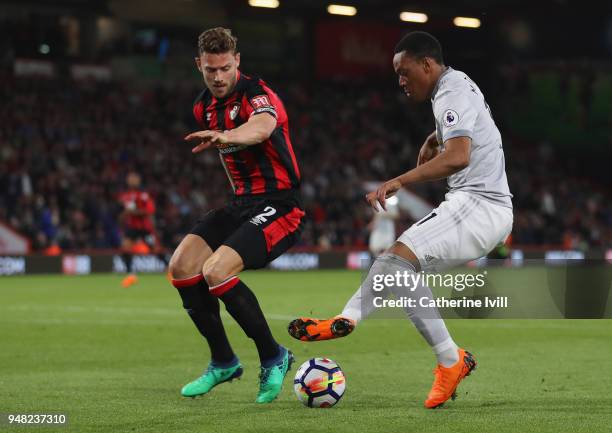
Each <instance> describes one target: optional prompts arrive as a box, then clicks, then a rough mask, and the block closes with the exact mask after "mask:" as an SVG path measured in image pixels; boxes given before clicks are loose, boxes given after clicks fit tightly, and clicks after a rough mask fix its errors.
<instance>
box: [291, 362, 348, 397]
mask: <svg viewBox="0 0 612 433" xmlns="http://www.w3.org/2000/svg"><path fill="white" fill-rule="evenodd" d="M345 388H346V380H345V379H344V373H343V372H342V370H341V369H340V367H339V366H338V364H336V363H335V362H334V361H332V360H331V359H327V358H313V359H309V360H308V361H306V362H305V363H303V364H302V365H301V366H300V368H298V371H297V372H296V373H295V379H294V380H293V389H294V390H295V395H296V396H297V398H298V400H299V401H301V402H302V403H303V404H304V405H305V406H308V407H332V406H333V405H335V404H336V403H338V401H339V400H340V398H342V395H343V394H344V390H345Z"/></svg>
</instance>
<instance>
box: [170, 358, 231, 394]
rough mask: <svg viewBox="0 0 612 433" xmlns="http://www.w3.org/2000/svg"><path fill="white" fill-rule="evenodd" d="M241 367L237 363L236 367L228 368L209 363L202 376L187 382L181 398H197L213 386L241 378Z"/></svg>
mask: <svg viewBox="0 0 612 433" xmlns="http://www.w3.org/2000/svg"><path fill="white" fill-rule="evenodd" d="M242 372H243V370H242V365H241V364H240V362H237V363H236V365H234V366H232V367H228V368H221V367H216V366H215V365H213V363H212V362H211V363H210V364H208V368H207V369H206V371H205V372H204V374H203V375H202V376H200V377H199V378H197V379H196V380H194V381H193V382H189V383H188V384H187V385H185V386H184V387H183V389H181V395H182V396H183V397H192V398H194V397H197V396H198V395H203V394H207V393H208V392H210V390H211V389H213V388H214V387H215V386H217V385H219V384H220V383H223V382H231V381H232V380H234V379H238V378H240V376H242Z"/></svg>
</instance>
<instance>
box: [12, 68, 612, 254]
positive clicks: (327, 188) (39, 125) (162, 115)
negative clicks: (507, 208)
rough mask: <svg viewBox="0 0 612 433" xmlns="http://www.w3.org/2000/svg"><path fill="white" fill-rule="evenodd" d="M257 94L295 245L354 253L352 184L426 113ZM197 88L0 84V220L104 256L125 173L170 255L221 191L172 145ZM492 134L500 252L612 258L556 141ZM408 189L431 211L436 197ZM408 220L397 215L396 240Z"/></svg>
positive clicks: (397, 163)
mask: <svg viewBox="0 0 612 433" xmlns="http://www.w3.org/2000/svg"><path fill="white" fill-rule="evenodd" d="M270 84H271V86H272V87H273V88H275V89H276V90H277V91H278V93H279V94H280V95H281V97H282V98H283V100H284V101H285V104H286V106H287V110H288V112H289V118H290V128H291V132H292V139H293V143H294V147H295V150H296V153H297V156H298V160H299V163H300V166H301V170H302V176H303V184H302V194H303V197H304V202H305V205H306V210H307V214H308V216H309V220H308V223H307V225H306V227H305V229H304V232H303V236H302V240H301V245H303V246H316V247H320V248H322V249H325V248H333V247H349V246H351V247H365V246H366V245H367V238H368V230H367V224H368V222H369V220H370V219H371V218H372V214H371V212H370V210H369V209H368V207H367V206H366V204H365V202H364V200H363V197H364V193H365V191H364V189H363V183H364V181H369V180H384V179H388V178H390V177H392V176H395V175H397V174H400V173H402V172H403V171H406V170H407V169H409V168H410V167H412V166H414V164H415V162H416V156H417V154H418V150H419V147H420V145H421V143H422V141H423V139H424V138H425V137H426V135H427V134H429V133H430V132H431V131H432V130H433V119H432V117H431V113H430V112H431V109H430V107H428V106H427V104H425V106H421V107H412V108H411V107H409V106H408V105H407V102H406V100H405V96H404V95H402V94H401V93H400V92H398V90H397V89H396V88H393V87H389V88H388V89H386V88H378V87H375V86H374V85H372V84H365V83H357V84H346V83H343V84H341V83H326V84H320V83H319V84H316V85H315V84H302V83H288V82H283V83H274V82H272V83H270ZM277 84H278V85H277ZM391 84H393V83H391ZM199 90H200V89H199V86H198V85H197V84H194V83H188V82H183V83H173V84H167V83H157V84H151V83H149V84H146V85H145V84H143V83H140V84H136V83H125V82H95V81H79V82H74V81H69V80H67V81H64V80H60V79H46V78H15V77H13V76H12V75H11V74H5V75H3V76H0V98H2V101H3V103H2V104H1V105H0V222H5V223H7V224H8V225H9V226H11V227H13V228H14V229H16V230H17V231H18V232H20V233H22V234H24V235H25V236H27V237H28V238H29V239H31V242H32V249H33V250H34V251H44V250H46V249H47V248H49V247H50V246H56V247H59V248H61V249H62V250H83V249H91V248H101V249H110V248H117V247H118V246H119V245H120V229H121V228H120V226H119V223H118V215H119V213H120V212H121V210H122V209H121V208H120V205H119V203H118V201H117V195H118V193H119V192H121V191H122V190H123V189H124V188H125V176H126V174H127V173H128V172H129V171H131V170H134V171H137V172H139V173H140V174H141V176H142V179H143V186H144V188H145V189H146V190H147V191H148V192H150V193H151V194H152V196H153V197H154V198H155V202H156V217H155V225H156V230H157V232H158V234H159V237H160V242H161V243H162V245H163V246H165V247H166V248H168V249H169V250H170V249H172V248H174V247H175V246H176V245H177V243H178V242H179V241H180V239H181V238H182V236H183V235H184V234H185V233H186V232H188V231H189V229H190V228H191V226H192V225H193V224H194V222H195V221H196V220H197V219H198V217H199V216H200V215H202V214H203V213H204V212H206V211H207V210H209V209H211V208H214V207H218V206H221V205H222V204H223V203H224V202H225V201H226V199H227V198H228V197H229V195H230V193H231V189H230V186H229V183H228V181H227V178H226V175H225V173H224V172H223V169H222V168H221V166H220V163H219V160H218V157H217V155H216V152H215V151H209V152H204V153H202V154H200V155H197V156H194V155H192V154H191V152H190V148H191V146H190V145H189V143H186V142H184V141H183V139H182V137H184V135H185V134H186V133H187V132H188V131H191V130H193V129H195V128H197V126H196V124H195V122H194V120H193V116H192V113H191V106H192V101H193V99H194V98H195V96H197V94H198V93H199ZM483 90H484V89H483ZM485 93H486V90H485ZM491 105H492V107H493V110H494V112H495V104H494V103H491ZM496 120H498V119H497V118H496ZM498 123H500V124H501V125H502V126H503V125H504V124H505V122H503V119H502V121H500V122H498ZM502 135H503V137H504V140H505V141H504V147H505V151H506V164H507V172H508V177H509V181H510V188H511V191H512V192H513V194H514V200H513V202H514V207H515V225H514V231H513V235H512V241H513V242H514V243H515V244H522V245H534V246H538V245H539V246H541V245H562V246H563V247H566V248H579V249H587V248H591V247H611V246H612V229H611V227H612V201H611V200H610V191H609V190H607V189H606V185H605V184H603V183H601V181H599V182H598V181H595V180H593V178H590V177H588V176H585V175H584V171H583V170H576V168H575V165H572V161H571V160H568V158H566V157H562V156H560V155H558V154H557V152H556V151H555V143H551V142H549V141H546V140H540V139H538V140H537V141H535V142H534V141H530V140H527V139H526V138H525V137H521V136H519V135H517V134H514V133H511V132H509V131H505V130H504V129H503V128H502ZM603 145H604V143H602V146H603ZM605 145H606V146H609V145H610V143H605ZM414 190H415V191H416V192H417V193H419V194H420V195H422V196H423V197H424V198H425V199H426V200H429V201H431V202H432V203H434V204H435V203H437V202H439V200H440V199H442V198H443V195H444V192H445V185H444V183H443V182H437V183H432V184H427V185H420V186H417V187H415V188H414ZM411 222H412V221H410V220H409V219H408V218H407V217H404V218H403V219H402V220H401V221H400V223H399V227H398V229H399V230H402V229H405V228H407V227H408V225H409V224H410V223H411Z"/></svg>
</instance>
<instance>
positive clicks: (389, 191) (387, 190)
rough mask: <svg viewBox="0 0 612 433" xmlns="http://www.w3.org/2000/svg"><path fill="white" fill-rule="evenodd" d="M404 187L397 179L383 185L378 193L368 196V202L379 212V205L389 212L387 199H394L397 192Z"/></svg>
mask: <svg viewBox="0 0 612 433" xmlns="http://www.w3.org/2000/svg"><path fill="white" fill-rule="evenodd" d="M401 187H402V184H401V183H400V181H399V180H397V179H391V180H388V181H387V182H385V183H383V184H382V185H381V186H379V187H378V189H377V190H376V191H372V192H370V193H368V194H366V200H367V201H368V203H369V204H370V206H372V208H373V209H374V210H375V211H376V212H378V211H379V210H378V203H380V206H381V207H382V208H383V209H384V210H387V206H386V204H385V203H386V199H388V198H389V197H393V196H394V195H395V193H396V192H397V191H399V189H400V188H401Z"/></svg>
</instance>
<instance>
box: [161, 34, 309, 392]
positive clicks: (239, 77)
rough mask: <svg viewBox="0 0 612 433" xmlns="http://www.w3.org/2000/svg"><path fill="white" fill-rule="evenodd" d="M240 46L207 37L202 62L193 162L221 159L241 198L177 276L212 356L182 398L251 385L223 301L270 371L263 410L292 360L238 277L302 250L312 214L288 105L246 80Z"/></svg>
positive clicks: (205, 228) (185, 250)
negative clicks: (205, 155) (235, 383)
mask: <svg viewBox="0 0 612 433" xmlns="http://www.w3.org/2000/svg"><path fill="white" fill-rule="evenodd" d="M236 42H237V39H236V38H235V37H234V36H233V35H232V33H231V31H230V30H228V29H224V28H213V29H210V30H207V31H205V32H203V33H202V34H201V35H200V37H199V39H198V49H199V56H198V57H196V59H195V60H196V65H197V67H198V70H199V71H200V72H201V73H202V75H203V78H204V83H205V84H206V89H205V90H204V91H203V92H202V93H201V94H200V95H199V96H198V98H197V99H196V101H195V103H194V107H193V113H194V116H195V118H196V120H197V121H198V123H199V124H200V125H201V127H202V131H197V132H193V133H191V134H189V135H187V137H185V139H186V140H190V141H193V142H195V143H196V145H195V147H194V148H193V149H192V152H193V153H198V152H201V151H203V150H205V149H208V148H216V149H217V150H218V152H219V156H220V159H221V163H222V164H223V166H224V168H225V171H226V172H227V174H228V177H229V179H230V182H231V184H232V188H233V190H234V195H233V198H232V199H231V200H230V202H229V203H228V204H227V205H226V206H225V207H223V208H220V209H215V210H212V211H210V212H208V213H207V214H206V215H204V216H203V217H202V219H201V220H199V221H198V222H197V223H196V225H195V227H193V229H192V230H191V233H190V234H188V235H187V236H185V238H184V239H183V240H182V241H181V243H180V245H179V246H178V247H177V249H176V251H175V252H174V254H173V256H172V259H171V260H170V265H169V267H170V273H171V275H172V284H173V285H174V286H175V287H176V288H177V289H178V292H179V295H180V296H181V298H182V301H183V307H184V308H185V310H186V311H187V313H188V314H189V316H190V317H191V319H192V320H193V322H194V324H195V325H196V327H197V329H198V330H199V332H200V333H201V334H202V336H203V337H204V338H205V339H206V341H207V342H208V345H209V347H210V352H211V361H210V363H209V365H208V368H207V369H206V371H205V372H204V374H203V375H202V376H201V377H200V378H198V379H196V380H195V381H193V382H190V383H188V384H187V385H185V386H184V387H183V389H182V390H181V394H182V395H183V396H186V397H195V396H197V395H202V394H206V393H208V392H209V391H210V390H211V389H212V388H214V387H215V386H216V385H218V384H220V383H223V382H227V381H230V380H232V379H234V378H237V377H240V376H241V375H242V365H241V364H240V361H239V360H238V357H237V356H236V354H235V353H234V351H233V350H232V347H231V345H230V343H229V341H228V339H227V336H226V334H225V330H224V328H223V322H222V321H221V317H220V315H219V299H220V300H221V301H223V303H224V304H225V307H226V309H227V311H228V313H229V314H230V315H231V316H232V317H233V318H234V319H235V320H236V322H238V324H239V325H240V327H241V328H242V329H243V330H244V332H245V334H246V335H247V336H248V337H249V338H251V339H253V341H254V342H255V345H256V347H257V351H258V353H259V358H260V361H261V372H260V376H259V392H258V394H257V398H256V402H257V403H269V402H271V401H273V400H274V399H275V398H276V397H277V396H278V394H279V393H280V391H281V388H282V383H283V379H284V377H285V375H286V374H287V371H288V370H289V369H290V367H291V363H292V362H293V354H292V353H291V352H290V351H289V350H288V349H286V348H285V347H283V346H281V345H279V344H278V343H277V342H276V341H275V340H274V337H273V336H272V333H271V331H270V328H269V327H268V323H267V322H266V319H265V317H264V315H263V312H262V311H261V308H260V306H259V303H258V302H257V298H256V297H255V295H254V294H253V292H252V291H251V289H250V288H249V287H247V285H246V284H244V282H242V281H241V280H240V278H239V276H238V274H239V273H240V272H241V271H242V270H243V269H258V268H261V267H264V266H265V265H266V264H267V263H269V262H270V261H272V260H274V259H275V258H276V257H278V256H279V255H281V254H282V253H283V252H285V251H286V250H287V249H288V248H290V247H291V246H292V245H293V244H295V242H296V241H297V239H298V238H299V234H300V232H301V229H302V225H303V221H304V211H303V207H302V205H301V203H300V198H299V195H298V191H299V185H300V171H299V168H298V165H297V161H296V157H295V154H294V152H293V147H292V145H291V139H290V136H289V125H288V119H287V113H286V111H285V108H284V106H283V103H282V101H281V100H280V99H279V97H278V96H277V95H276V93H274V91H272V90H271V89H270V88H269V87H268V86H267V85H266V83H265V82H264V81H262V80H260V79H258V78H253V77H249V76H247V75H245V74H243V73H241V72H240V71H239V70H238V66H239V65H240V53H238V51H237V48H236Z"/></svg>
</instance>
